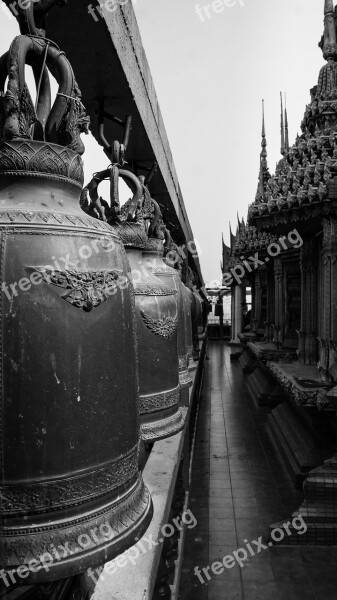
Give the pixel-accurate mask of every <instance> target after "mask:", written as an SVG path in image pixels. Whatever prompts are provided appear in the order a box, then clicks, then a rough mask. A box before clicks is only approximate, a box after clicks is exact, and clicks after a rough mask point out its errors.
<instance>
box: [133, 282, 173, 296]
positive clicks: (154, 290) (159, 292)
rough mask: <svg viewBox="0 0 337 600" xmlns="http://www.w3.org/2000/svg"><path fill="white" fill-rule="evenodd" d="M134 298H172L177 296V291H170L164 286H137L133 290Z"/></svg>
mask: <svg viewBox="0 0 337 600" xmlns="http://www.w3.org/2000/svg"><path fill="white" fill-rule="evenodd" d="M134 292H135V294H136V296H174V295H176V294H177V290H173V289H170V288H169V287H166V286H164V285H162V286H161V285H147V284H141V283H139V284H137V287H135V288H134Z"/></svg>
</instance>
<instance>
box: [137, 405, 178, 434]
mask: <svg viewBox="0 0 337 600" xmlns="http://www.w3.org/2000/svg"><path fill="white" fill-rule="evenodd" d="M184 425H185V421H184V417H183V415H182V413H181V412H180V410H177V412H176V413H174V414H173V415H171V416H170V417H167V418H164V419H158V421H155V420H154V421H152V422H149V423H143V424H141V433H142V438H143V440H144V442H157V441H158V440H163V439H165V438H168V437H171V436H172V435H175V434H176V433H179V431H181V430H182V429H183V428H184Z"/></svg>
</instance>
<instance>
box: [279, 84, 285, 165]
mask: <svg viewBox="0 0 337 600" xmlns="http://www.w3.org/2000/svg"><path fill="white" fill-rule="evenodd" d="M280 98H281V154H282V156H284V155H285V135H284V121H283V98H282V92H280Z"/></svg>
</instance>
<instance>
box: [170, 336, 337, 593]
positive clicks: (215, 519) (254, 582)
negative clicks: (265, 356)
mask: <svg viewBox="0 0 337 600" xmlns="http://www.w3.org/2000/svg"><path fill="white" fill-rule="evenodd" d="M207 354H208V360H207V363H206V374H205V380H204V388H203V395H202V404H201V410H200V415H199V424H198V429H197V437H196V449H195V459H194V464H193V480H192V488H191V503H190V506H191V510H192V511H193V513H194V515H195V517H196V519H197V521H198V524H197V526H196V527H195V528H194V529H190V530H188V534H187V538H186V544H185V556H184V562H183V568H182V576H181V585H180V593H179V600H337V548H333V547H329V548H322V547H320V548H318V547H308V546H298V547H293V546H277V545H276V546H274V547H273V548H267V549H264V550H262V551H261V552H259V553H258V554H257V553H256V552H257V550H258V546H257V545H256V544H254V542H253V540H258V538H259V537H260V536H263V542H264V543H266V539H267V535H268V531H269V525H270V524H271V523H275V522H276V521H281V520H282V521H283V519H284V520H285V521H288V519H289V517H291V515H292V513H293V511H294V510H296V509H297V508H298V507H299V505H300V504H301V501H302V493H301V491H298V490H295V489H294V487H293V485H292V482H291V481H290V479H289V478H288V477H287V474H286V472H285V470H284V468H283V466H282V462H281V461H280V460H279V459H278V456H277V454H276V452H275V450H274V447H273V445H272V444H271V442H270V440H269V438H268V435H267V433H266V427H265V418H266V412H265V410H264V409H259V410H258V411H257V410H256V409H255V407H254V406H253V404H252V402H251V401H250V400H249V398H248V397H247V395H246V393H245V389H244V379H243V375H242V370H241V368H240V365H239V364H238V362H237V361H235V362H230V348H229V347H228V346H227V345H225V344H222V343H220V342H211V343H210V344H209V347H208V352H207ZM249 543H250V545H251V548H252V550H253V551H254V556H251V557H250V559H249V560H247V561H246V562H245V563H244V566H243V568H240V567H239V565H238V564H237V563H235V565H234V566H233V567H232V568H230V569H229V568H224V569H223V573H221V574H219V575H215V574H214V573H213V572H212V571H211V570H209V569H208V570H207V569H206V574H205V572H203V571H202V568H205V567H208V566H209V565H211V564H212V563H214V561H221V560H222V558H223V557H224V556H226V555H233V552H234V551H235V550H237V549H238V548H242V547H245V545H246V549H247V544H249ZM247 554H249V552H247ZM228 564H233V563H231V562H229V563H228ZM196 566H198V567H199V569H200V571H201V574H200V577H202V579H203V581H204V583H201V581H200V580H199V578H198V576H197V575H195V573H194V570H195V567H196ZM218 569H219V570H221V565H220V566H218ZM215 570H217V568H216V567H215ZM207 575H208V577H209V578H210V579H208V577H207Z"/></svg>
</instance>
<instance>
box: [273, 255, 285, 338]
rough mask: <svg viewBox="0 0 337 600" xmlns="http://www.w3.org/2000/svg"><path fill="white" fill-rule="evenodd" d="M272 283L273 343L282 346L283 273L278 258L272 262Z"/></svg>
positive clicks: (283, 312)
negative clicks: (273, 299) (273, 300)
mask: <svg viewBox="0 0 337 600" xmlns="http://www.w3.org/2000/svg"><path fill="white" fill-rule="evenodd" d="M274 281H275V328H274V342H275V343H276V344H277V345H280V346H282V344H283V339H284V323H285V309H284V272H283V264H282V260H281V259H280V258H276V259H275V261H274Z"/></svg>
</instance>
